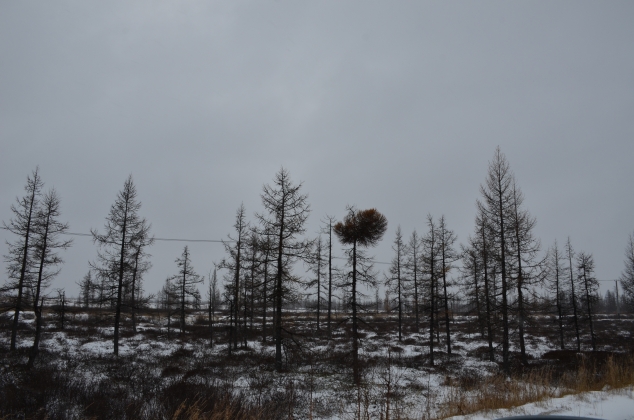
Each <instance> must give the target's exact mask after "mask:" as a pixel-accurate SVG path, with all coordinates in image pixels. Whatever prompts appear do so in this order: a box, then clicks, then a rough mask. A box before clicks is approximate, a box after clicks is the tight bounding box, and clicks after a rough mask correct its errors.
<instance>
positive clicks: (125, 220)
mask: <svg viewBox="0 0 634 420" xmlns="http://www.w3.org/2000/svg"><path fill="white" fill-rule="evenodd" d="M127 226H128V203H127V201H126V204H125V212H124V216H123V228H122V229H121V233H122V238H121V254H120V258H119V284H118V287H117V306H116V308H115V314H114V338H113V340H114V355H115V356H119V322H120V321H121V292H122V291H123V259H124V257H125V236H126V233H127V231H126V229H127Z"/></svg>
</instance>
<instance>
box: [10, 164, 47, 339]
mask: <svg viewBox="0 0 634 420" xmlns="http://www.w3.org/2000/svg"><path fill="white" fill-rule="evenodd" d="M43 186H44V183H43V182H42V178H41V177H40V174H39V168H37V167H36V168H35V170H34V171H33V172H32V174H31V175H30V176H28V177H27V179H26V185H25V186H24V190H25V191H26V195H25V196H24V197H22V198H16V201H17V203H16V204H12V205H11V212H12V213H13V217H12V218H11V219H10V220H9V223H5V222H2V225H3V226H4V228H5V229H7V230H8V231H9V232H11V233H13V234H14V235H16V236H17V238H16V239H15V241H14V242H12V243H9V242H7V245H8V246H9V253H8V255H5V256H4V259H5V262H6V263H7V271H8V278H9V281H8V284H7V285H6V286H5V287H4V289H5V290H12V291H13V292H14V293H15V299H14V303H13V311H14V312H13V323H12V324H11V344H10V347H9V349H10V351H14V350H15V348H16V340H17V333H18V322H19V319H20V312H21V311H22V305H23V294H24V291H25V289H26V287H28V284H29V281H30V277H31V276H30V273H31V271H32V268H33V267H32V266H33V260H32V258H31V254H32V248H33V247H32V242H31V241H32V235H33V222H34V218H35V214H36V212H37V207H38V204H39V201H40V198H41V195H42V187H43Z"/></svg>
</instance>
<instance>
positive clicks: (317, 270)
mask: <svg viewBox="0 0 634 420" xmlns="http://www.w3.org/2000/svg"><path fill="white" fill-rule="evenodd" d="M314 243H315V246H314V248H313V250H312V252H311V253H310V259H309V261H308V263H309V271H310V272H311V273H312V276H311V278H310V280H309V281H308V282H307V284H306V287H308V288H313V287H314V288H315V301H316V304H317V307H316V310H317V314H316V315H317V331H320V320H321V301H322V299H321V289H322V288H323V280H324V268H325V261H324V246H323V243H322V240H321V236H318V237H317V239H316V240H315V242H314Z"/></svg>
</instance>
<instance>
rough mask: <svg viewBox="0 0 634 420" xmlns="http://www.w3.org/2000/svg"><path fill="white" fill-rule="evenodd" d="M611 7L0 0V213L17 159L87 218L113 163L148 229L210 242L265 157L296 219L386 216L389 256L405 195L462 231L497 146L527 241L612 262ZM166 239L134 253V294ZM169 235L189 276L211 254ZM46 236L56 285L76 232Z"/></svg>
mask: <svg viewBox="0 0 634 420" xmlns="http://www.w3.org/2000/svg"><path fill="white" fill-rule="evenodd" d="M632 21H634V3H632V2H627V1H621V2H587V1H558V2H527V1H520V2H492V1H487V2H477V3H476V2H466V1H464V2H422V1H421V2H382V3H381V2H372V3H370V2H362V1H345V2H336V1H326V2H290V1H271V2H250V1H245V2H235V1H218V2H205V1H195V0H192V1H188V2H167V1H149V0H147V1H112V2H94V3H93V2H80V1H59V2H43V1H35V2H2V3H0V57H1V58H0V197H1V201H0V202H1V205H0V220H3V221H5V222H8V221H9V219H10V218H11V217H12V215H11V212H10V206H11V204H13V203H14V202H15V197H16V196H17V197H20V196H22V195H23V187H24V184H25V182H26V177H27V175H29V174H30V173H31V171H32V170H33V169H35V167H36V166H38V165H39V168H40V171H41V175H42V178H43V180H44V182H45V184H46V187H54V188H55V189H56V190H57V191H58V192H59V194H60V196H61V208H62V217H61V219H62V220H63V221H68V222H69V223H70V231H71V232H81V233H88V232H89V231H90V229H91V228H92V229H97V230H100V231H101V230H103V225H104V221H105V217H106V215H107V214H108V211H109V209H110V206H111V204H112V203H113V202H114V200H115V197H116V194H117V192H118V191H119V190H120V189H121V188H122V186H123V182H124V181H125V179H126V178H127V177H128V175H129V174H132V176H133V179H134V182H135V185H136V187H137V190H138V197H139V200H140V201H141V202H142V203H143V206H142V208H141V211H140V214H141V215H142V216H144V217H146V218H147V220H148V221H149V222H150V223H151V224H152V233H153V234H154V235H155V236H157V237H161V238H190V239H223V238H226V235H227V234H228V233H231V229H232V225H233V222H234V216H235V212H236V210H237V208H238V207H239V206H240V204H241V203H244V205H245V207H246V210H247V214H248V215H249V216H250V217H249V219H250V220H251V221H252V222H253V221H254V218H253V214H254V213H255V212H260V211H262V207H261V205H260V197H259V194H260V193H261V190H262V186H263V185H264V184H267V183H270V182H272V180H273V177H274V175H275V173H276V172H277V171H278V170H279V169H280V167H282V166H283V167H285V168H286V169H288V170H289V172H290V175H291V178H292V180H293V181H294V182H303V185H304V186H303V191H304V192H305V193H307V194H308V195H309V202H310V204H311V208H312V213H311V217H310V219H309V222H308V224H307V233H308V234H310V235H316V234H317V232H318V230H319V225H320V223H319V221H320V219H322V218H323V217H324V216H325V215H326V214H330V215H333V216H336V217H337V218H342V217H343V216H344V215H345V209H346V206H347V205H356V206H357V207H359V208H369V207H375V208H377V209H378V210H379V211H380V212H382V213H384V214H385V215H386V217H387V219H388V231H387V233H386V235H385V237H384V239H383V241H382V242H381V244H380V245H379V246H378V247H377V248H375V249H373V250H371V254H372V255H375V256H376V259H377V260H379V261H390V260H391V258H392V254H391V250H390V247H391V243H392V241H393V239H394V232H395V230H396V227H397V226H398V225H400V226H401V228H402V230H403V234H404V236H405V237H408V236H409V235H410V234H411V232H412V230H414V229H416V230H417V231H418V232H419V233H424V231H425V228H426V226H425V217H426V215H427V214H432V215H433V216H434V217H440V216H441V215H445V217H446V219H447V223H448V226H449V228H451V229H453V230H454V231H455V232H456V234H457V235H458V242H460V243H466V241H467V237H468V235H469V234H470V233H471V232H472V230H473V222H474V217H475V212H476V207H475V202H476V199H478V198H479V197H480V193H479V187H480V184H482V183H483V182H484V180H485V176H486V173H487V166H488V162H489V161H490V160H491V159H492V157H493V153H494V150H495V148H496V147H497V146H498V145H499V146H500V148H501V150H502V152H503V153H504V154H505V155H506V157H507V159H508V161H509V163H510V166H511V169H512V170H513V172H514V173H515V175H516V178H517V182H518V185H519V187H520V188H521V189H522V191H523V192H524V195H525V207H526V208H527V209H528V210H529V211H530V213H531V214H532V215H533V216H534V217H535V218H536V219H537V227H536V231H535V234H536V236H537V237H539V238H540V239H541V242H542V249H543V251H545V250H546V249H547V248H548V247H550V246H551V245H552V244H553V242H554V241H555V239H557V240H558V241H559V243H560V244H563V243H564V242H565V241H566V238H567V237H568V236H570V237H571V241H572V244H573V247H574V248H575V249H576V250H578V251H581V250H584V251H586V252H589V253H592V254H593V255H594V258H595V263H596V274H597V277H598V278H599V279H602V280H613V279H617V278H618V277H619V276H620V273H621V271H622V270H623V260H624V251H625V245H626V241H627V237H628V235H629V234H630V233H632V232H633V231H634V218H633V217H632V215H634V194H632V179H634V169H633V166H632V164H631V161H632V157H633V156H634V141H633V140H634V44H633V42H632V41H633V40H634V25H632V24H631V22H632ZM0 240H2V242H3V243H4V242H5V241H7V240H8V241H12V240H13V239H12V237H11V236H10V235H9V234H8V233H7V232H6V231H3V230H0ZM184 245H185V243H178V242H157V243H156V244H155V245H154V246H153V247H152V248H151V249H150V250H149V252H150V253H151V254H152V255H153V257H152V263H153V268H152V269H151V270H150V272H149V273H148V274H147V276H146V282H147V283H146V289H147V291H148V292H155V291H157V290H158V289H159V288H160V287H161V285H162V284H163V282H164V280H165V278H167V277H168V276H170V275H172V274H174V273H175V272H176V270H177V268H176V264H175V263H174V260H175V259H176V258H177V257H179V256H180V254H181V253H182V249H183V246H184ZM189 246H190V249H191V250H192V263H193V265H194V268H195V269H196V271H197V272H198V273H199V274H203V275H206V274H207V273H208V272H209V270H211V269H212V268H213V262H219V261H220V259H221V258H222V257H223V255H224V253H223V248H222V245H221V244H214V243H190V244H189ZM3 247H4V249H3V251H2V254H3V255H4V254H6V245H3ZM336 247H337V249H340V247H339V245H338V244H337V245H336ZM63 255H64V258H65V260H66V263H65V264H64V266H63V268H62V273H61V274H60V276H59V277H58V278H57V279H56V280H55V282H54V284H53V287H52V288H53V289H54V288H56V287H65V288H66V289H67V290H69V292H70V293H71V294H73V295H75V294H76V293H77V286H76V285H75V283H76V282H77V281H79V280H80V279H81V278H82V277H83V276H84V275H85V274H86V272H87V271H88V261H92V260H94V259H95V255H96V247H95V245H93V244H92V241H91V240H90V238H84V237H76V238H75V240H74V245H73V247H72V248H71V249H70V250H69V251H67V252H65V253H64V254H63ZM377 268H378V269H380V270H382V269H383V268H385V267H383V266H377ZM298 272H300V273H301V267H300V268H298ZM0 273H2V274H1V275H2V277H3V278H6V265H5V263H4V262H1V263H0ZM2 282H4V280H2ZM602 287H604V289H603V290H605V288H607V287H608V286H607V285H606V284H604V285H602Z"/></svg>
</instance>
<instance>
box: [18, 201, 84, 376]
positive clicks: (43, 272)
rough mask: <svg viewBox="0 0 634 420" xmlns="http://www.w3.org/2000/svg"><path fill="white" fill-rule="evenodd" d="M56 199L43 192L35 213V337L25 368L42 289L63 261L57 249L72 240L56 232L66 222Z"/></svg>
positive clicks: (37, 321) (35, 350)
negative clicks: (63, 238)
mask: <svg viewBox="0 0 634 420" xmlns="http://www.w3.org/2000/svg"><path fill="white" fill-rule="evenodd" d="M59 206H60V200H59V197H58V195H57V193H56V192H55V190H51V191H49V192H47V193H46V194H45V195H44V197H43V199H42V203H41V206H40V208H39V209H38V211H37V214H36V216H35V226H34V227H35V229H34V234H35V235H34V242H33V245H34V247H33V248H34V249H33V259H34V260H35V263H36V264H37V277H36V278H35V282H34V284H33V289H34V290H33V312H34V313H35V339H34V340H33V345H32V346H31V353H30V355H29V361H28V364H27V367H28V368H31V367H32V366H33V363H34V362H35V358H36V357H37V355H38V352H39V345H40V334H41V331H42V306H43V305H44V297H43V296H42V293H43V291H44V289H45V288H46V287H48V285H49V283H50V281H51V280H52V279H53V278H54V277H55V276H57V274H59V272H60V270H61V269H60V268H58V266H59V265H60V264H62V263H63V262H64V260H62V258H61V257H60V256H59V254H58V252H57V250H61V249H67V248H69V247H70V246H71V244H72V242H73V241H72V240H62V239H60V237H59V236H60V235H63V234H64V233H66V232H67V231H68V223H62V222H60V221H59V216H60V209H59Z"/></svg>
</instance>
